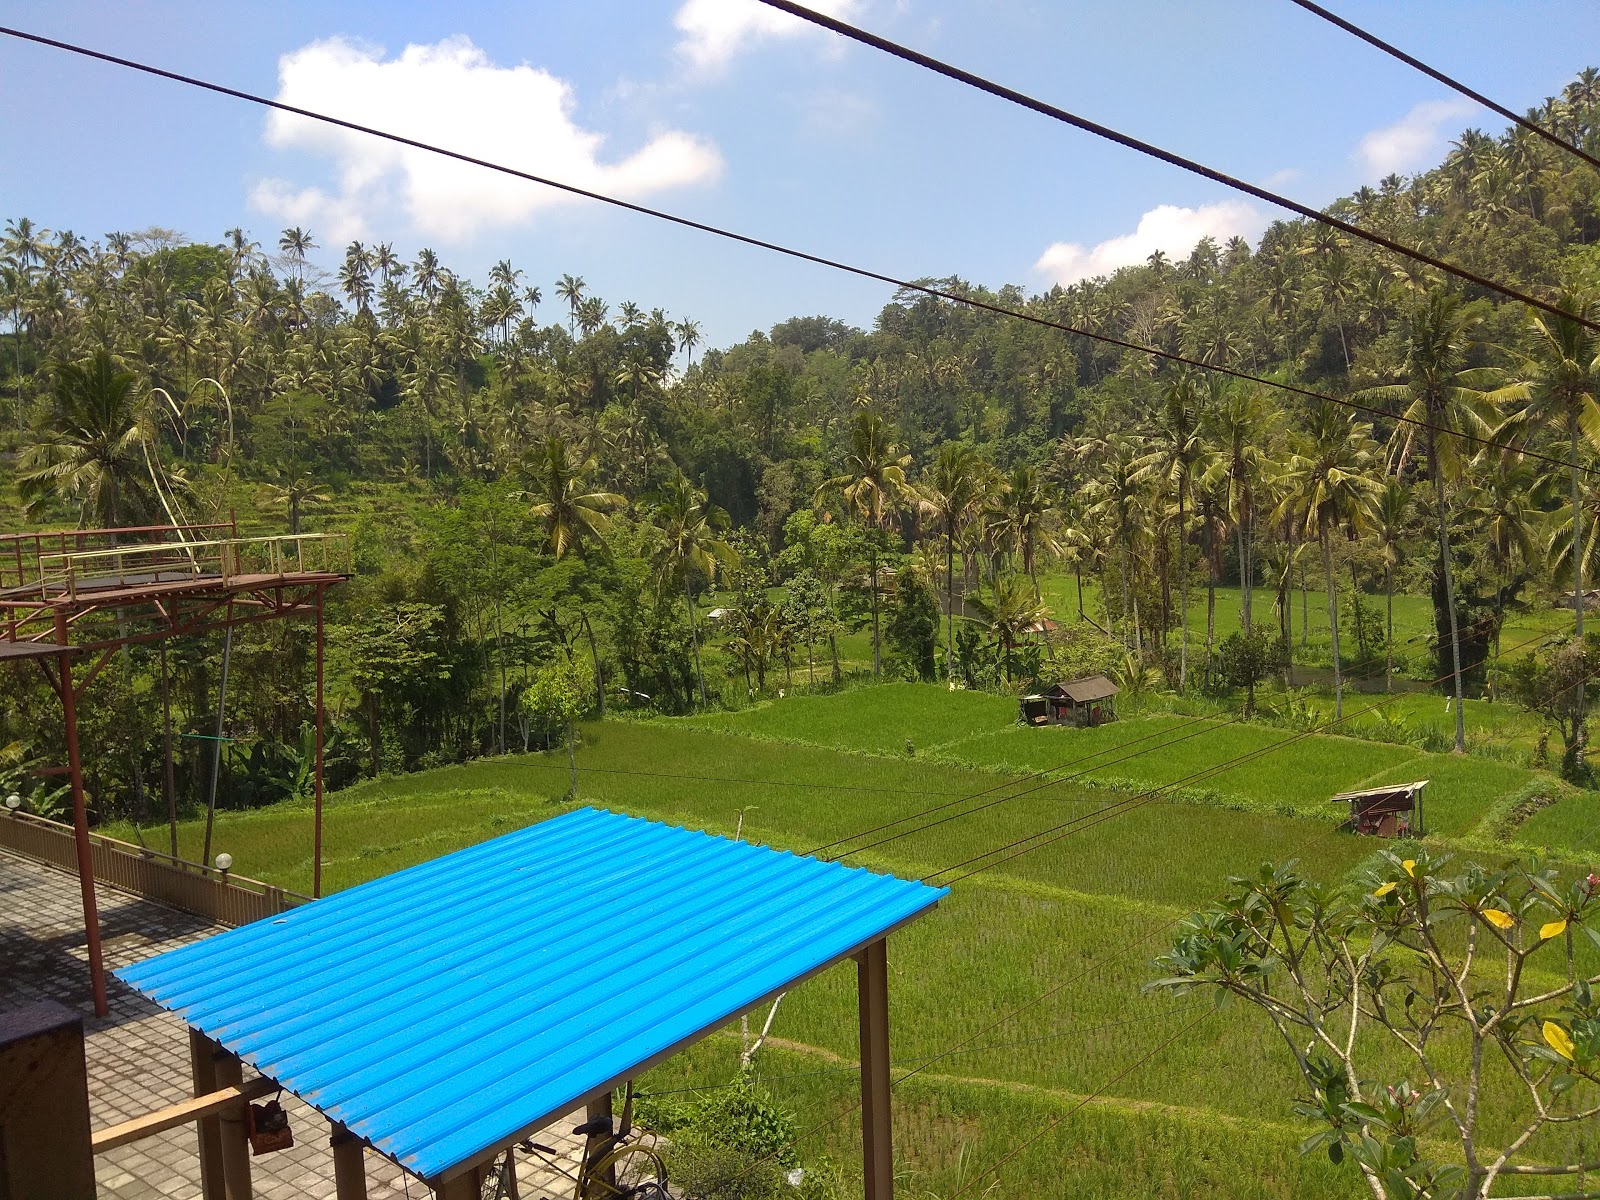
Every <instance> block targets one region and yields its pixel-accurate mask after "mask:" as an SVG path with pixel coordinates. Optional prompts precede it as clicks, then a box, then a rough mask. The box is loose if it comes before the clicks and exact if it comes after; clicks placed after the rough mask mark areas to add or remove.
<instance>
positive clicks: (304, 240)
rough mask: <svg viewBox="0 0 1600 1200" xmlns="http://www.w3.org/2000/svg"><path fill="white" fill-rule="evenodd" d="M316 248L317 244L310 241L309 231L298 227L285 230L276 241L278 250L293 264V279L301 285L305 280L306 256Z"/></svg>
mask: <svg viewBox="0 0 1600 1200" xmlns="http://www.w3.org/2000/svg"><path fill="white" fill-rule="evenodd" d="M316 248H317V243H316V242H315V241H314V240H312V237H311V233H310V231H309V230H305V229H301V228H300V226H298V225H296V226H294V227H293V228H292V229H285V230H284V231H283V236H282V237H280V238H279V239H278V250H279V251H280V252H281V253H282V254H283V256H284V257H285V258H287V259H288V260H289V261H290V262H291V263H293V264H294V276H295V279H296V280H297V281H299V282H301V283H304V282H305V278H306V255H308V254H310V253H311V252H312V251H313V250H315V249H316Z"/></svg>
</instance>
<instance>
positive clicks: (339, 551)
mask: <svg viewBox="0 0 1600 1200" xmlns="http://www.w3.org/2000/svg"><path fill="white" fill-rule="evenodd" d="M350 575H351V565H350V543H349V540H348V539H347V538H346V537H345V536H344V535H343V534H296V535H291V536H286V537H240V536H239V529H238V523H237V522H236V521H234V520H232V519H230V520H228V521H226V522H214V523H211V524H203V525H179V524H173V525H142V526H136V527H125V528H118V529H73V530H59V531H51V532H32V533H11V534H4V535H0V664H6V663H11V664H16V665H18V666H21V667H23V668H24V669H27V668H34V669H37V670H38V671H39V672H40V673H41V674H42V675H43V676H44V678H45V681H46V682H47V683H48V684H49V685H50V689H51V690H52V691H53V692H55V694H56V696H57V697H58V698H59V699H60V701H61V709H62V720H63V724H64V733H65V741H66V752H67V762H66V764H65V765H63V766H60V767H57V768H51V769H50V773H51V774H60V775H65V776H67V777H68V780H69V782H70V785H71V792H72V823H73V827H74V829H75V831H76V838H77V870H78V881H79V885H80V887H81V890H82V893H83V923H84V933H85V938H86V941H87V948H88V957H89V978H90V983H91V986H92V989H93V992H94V1008H95V1014H96V1015H97V1016H101V1017H103V1016H105V1015H106V1012H107V1008H106V984H105V967H104V964H103V961H102V957H101V953H100V922H99V916H98V913H97V911H96V907H95V896H94V862H93V855H92V853H91V847H90V843H89V812H88V802H87V798H86V796H85V794H84V785H83V774H84V772H83V762H82V756H81V754H80V752H79V745H78V707H79V705H80V704H81V703H82V701H83V698H84V693H85V691H86V690H87V688H88V686H89V684H90V683H92V682H93V681H94V679H95V677H96V676H98V675H99V674H100V672H101V671H103V670H104V669H105V668H106V666H107V665H109V664H110V663H111V661H112V660H113V659H115V658H116V656H117V653H118V651H120V650H123V649H125V648H127V647H129V646H133V645H138V644H141V643H162V644H164V643H165V640H166V639H168V638H173V637H185V636H201V635H204V634H208V633H211V632H213V631H217V630H220V631H223V633H224V635H225V636H226V637H228V638H229V639H231V636H232V631H233V630H234V629H237V628H239V627H241V626H245V625H252V624H255V623H257V622H260V621H275V620H279V619H283V618H288V617H297V616H307V617H314V618H315V620H316V750H315V754H316V763H315V772H314V779H313V784H314V788H315V806H314V812H313V820H314V822H315V833H314V835H313V840H314V863H315V866H314V868H313V884H312V892H313V894H318V893H320V891H321V886H322V756H323V705H322V667H323V636H322V612H323V601H324V597H325V595H326V593H327V590H328V588H329V587H331V586H333V585H334V584H337V583H342V582H344V581H345V580H347V579H349V578H350ZM163 654H164V651H163ZM162 661H163V663H164V662H165V658H163V660H162ZM223 663H224V666H223V674H222V681H221V684H220V686H219V689H218V692H219V697H221V698H224V699H225V697H226V692H227V666H226V664H227V655H226V653H224V657H223ZM165 678H166V677H165V674H164V673H163V687H162V692H163V694H164V693H165V691H166V687H165ZM221 712H222V705H221V701H220V700H219V706H218V713H219V716H218V729H217V731H216V734H217V736H216V737H215V738H213V739H212V741H213V744H214V745H219V746H220V742H221V740H222V729H221V719H222V718H221ZM218 753H220V749H219V750H218ZM171 757H172V755H171V748H170V746H169V747H168V754H167V759H168V762H169V763H170V761H171ZM215 762H216V760H215V759H213V763H215ZM215 774H216V769H215V767H214V768H213V776H215ZM165 790H166V792H167V797H168V805H169V820H170V822H171V823H172V825H173V828H174V829H175V828H176V815H175V812H174V811H173V810H172V807H171V806H172V805H173V804H174V799H173V784H172V780H171V778H170V774H169V776H168V778H167V779H166V781H165ZM175 837H176V835H175V834H174V838H175ZM176 855H177V846H176V844H175V843H174V845H173V846H172V857H174V858H175V857H176Z"/></svg>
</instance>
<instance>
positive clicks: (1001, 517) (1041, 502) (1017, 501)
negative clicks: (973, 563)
mask: <svg viewBox="0 0 1600 1200" xmlns="http://www.w3.org/2000/svg"><path fill="white" fill-rule="evenodd" d="M1060 505H1061V492H1060V490H1059V489H1058V488H1056V487H1055V485H1053V484H1051V483H1049V482H1047V481H1046V480H1045V478H1044V476H1043V475H1041V474H1040V473H1039V468H1038V467H1032V466H1029V465H1028V464H1027V463H1021V464H1019V465H1018V466H1016V467H1015V468H1014V469H1013V470H1012V472H1011V474H1010V475H1007V476H1006V477H1005V478H1004V479H1003V480H1002V481H1001V483H1000V493H999V495H998V496H997V497H996V499H995V504H994V508H993V510H992V512H991V516H990V531H991V534H992V536H993V537H994V540H995V543H996V544H997V545H999V546H1003V547H1006V548H1007V549H1008V550H1009V551H1010V552H1011V553H1013V554H1015V555H1018V556H1020V557H1021V559H1022V570H1023V573H1024V574H1025V575H1027V577H1028V578H1029V579H1030V580H1032V581H1033V592H1034V595H1035V596H1037V595H1039V552H1040V551H1041V550H1042V551H1044V552H1045V553H1046V554H1050V555H1055V554H1059V553H1061V542H1060V540H1059V539H1058V537H1057V536H1056V531H1057V529H1058V528H1059V526H1058V524H1057V522H1056V513H1057V510H1058V509H1059V508H1060Z"/></svg>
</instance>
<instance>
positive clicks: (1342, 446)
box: [1283, 401, 1380, 720]
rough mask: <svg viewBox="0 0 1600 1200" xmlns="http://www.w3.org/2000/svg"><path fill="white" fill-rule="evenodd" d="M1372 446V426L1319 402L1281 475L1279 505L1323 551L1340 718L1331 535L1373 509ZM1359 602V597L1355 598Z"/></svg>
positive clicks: (1357, 523)
mask: <svg viewBox="0 0 1600 1200" xmlns="http://www.w3.org/2000/svg"><path fill="white" fill-rule="evenodd" d="M1376 451H1377V443H1376V442H1374V441H1373V440H1372V425H1371V424H1370V423H1369V422H1366V421H1358V420H1356V419H1355V413H1354V412H1352V411H1350V410H1348V409H1343V408H1340V407H1339V406H1337V405H1335V404H1333V403H1331V402H1329V401H1321V402H1319V403H1318V404H1317V405H1316V407H1314V408H1313V409H1312V410H1311V413H1310V420H1309V429H1308V430H1307V431H1306V434H1305V436H1304V438H1303V440H1302V442H1301V445H1300V448H1299V450H1298V452H1297V453H1295V454H1292V455H1291V456H1290V457H1289V462H1288V464H1287V469H1286V471H1285V473H1284V478H1285V482H1286V483H1287V484H1289V485H1290V486H1289V488H1288V489H1287V490H1288V493H1289V494H1288V496H1287V497H1286V499H1285V500H1284V501H1283V504H1284V505H1292V507H1291V508H1290V509H1289V512H1290V514H1291V515H1293V516H1295V517H1296V518H1297V519H1298V520H1299V522H1300V525H1301V531H1302V534H1303V536H1304V537H1305V539H1306V540H1307V541H1316V542H1317V543H1318V544H1319V545H1320V546H1321V547H1322V570H1323V578H1324V581H1325V582H1326V584H1327V588H1328V625H1329V628H1330V629H1331V630H1332V633H1333V715H1334V719H1335V720H1340V719H1342V718H1343V717H1344V674H1343V669H1342V667H1341V666H1340V662H1339V591H1338V588H1337V587H1336V586H1335V583H1334V578H1333V536H1334V534H1335V533H1338V532H1340V531H1343V532H1344V533H1345V534H1346V535H1347V536H1352V537H1353V536H1355V534H1356V533H1358V532H1359V531H1360V530H1361V529H1363V528H1364V527H1365V526H1366V524H1367V522H1368V517H1369V514H1370V513H1371V510H1372V502H1373V495H1374V493H1375V492H1376V491H1377V490H1378V489H1379V487H1380V485H1379V483H1378V481H1377V479H1375V478H1374V477H1373V475H1372V468H1373V464H1374V462H1375V461H1376ZM1358 599H1359V597H1358Z"/></svg>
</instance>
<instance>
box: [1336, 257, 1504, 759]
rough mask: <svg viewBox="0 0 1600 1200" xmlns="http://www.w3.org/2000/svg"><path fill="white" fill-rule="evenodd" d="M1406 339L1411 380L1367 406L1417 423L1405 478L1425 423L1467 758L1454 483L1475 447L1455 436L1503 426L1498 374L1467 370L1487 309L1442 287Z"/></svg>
mask: <svg viewBox="0 0 1600 1200" xmlns="http://www.w3.org/2000/svg"><path fill="white" fill-rule="evenodd" d="M1402 321H1403V327H1404V333H1405V339H1406V366H1405V373H1406V377H1407V378H1406V382H1405V383H1403V384H1394V385H1391V386H1387V387H1377V388H1369V389H1367V390H1366V391H1364V392H1361V393H1360V396H1361V398H1362V399H1364V400H1373V401H1377V402H1379V403H1399V404H1403V405H1404V406H1405V407H1404V409H1403V411H1402V416H1404V417H1405V418H1406V420H1407V421H1408V422H1410V423H1407V424H1397V425H1396V427H1395V432H1394V447H1395V450H1396V451H1397V453H1396V455H1395V462H1396V473H1397V474H1404V471H1405V467H1406V463H1407V461H1408V460H1409V458H1410V456H1411V449H1412V446H1413V443H1414V442H1415V440H1416V437H1417V434H1418V431H1419V424H1420V426H1421V430H1420V431H1421V433H1422V434H1423V436H1424V441H1425V445H1426V448H1427V456H1428V475H1429V478H1430V479H1431V480H1432V482H1433V491H1434V502H1435V505H1436V506H1437V510H1438V540H1439V572H1440V577H1441V581H1442V582H1443V584H1444V601H1445V609H1446V612H1447V621H1448V625H1449V630H1450V673H1451V678H1452V680H1453V689H1452V690H1453V691H1454V694H1455V711H1456V738H1455V750H1456V753H1458V754H1464V753H1466V749H1467V730H1466V714H1465V713H1463V712H1462V710H1461V698H1462V689H1461V628H1460V618H1459V616H1458V614H1457V613H1456V589H1455V570H1454V568H1453V566H1452V564H1451V560H1450V496H1449V495H1448V493H1447V491H1446V486H1447V484H1450V483H1453V482H1454V481H1455V480H1456V479H1458V478H1460V476H1461V473H1462V470H1463V468H1464V466H1465V464H1466V462H1467V460H1468V457H1469V453H1468V451H1469V449H1470V446H1471V443H1468V442H1466V441H1465V440H1464V439H1462V438H1457V437H1452V436H1451V432H1452V431H1455V432H1460V433H1468V434H1472V435H1474V436H1479V437H1489V436H1492V435H1493V433H1494V431H1495V429H1496V428H1498V426H1499V424H1500V422H1499V420H1498V415H1497V407H1498V397H1497V396H1495V395H1494V394H1492V393H1491V392H1490V391H1488V390H1485V389H1486V387H1487V386H1488V385H1489V384H1490V383H1491V382H1493V381H1494V378H1495V377H1494V373H1493V372H1487V371H1484V370H1482V369H1473V368H1470V367H1468V366H1467V356H1468V354H1469V352H1470V351H1471V348H1472V344H1473V340H1474V337H1475V334H1476V332H1477V330H1478V328H1479V326H1480V325H1482V323H1483V312H1482V310H1481V309H1480V308H1479V307H1477V306H1476V305H1473V304H1467V303H1465V302H1464V301H1463V300H1462V299H1461V297H1460V296H1459V295H1457V294H1456V293H1454V292H1448V291H1444V290H1442V289H1438V288H1435V289H1433V290H1431V291H1427V292H1424V293H1422V294H1421V295H1420V296H1418V297H1417V298H1416V299H1414V300H1413V301H1412V303H1411V304H1410V305H1409V306H1408V308H1407V309H1406V311H1405V313H1404V314H1403V317H1402Z"/></svg>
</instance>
